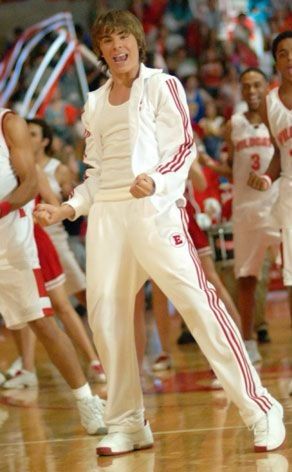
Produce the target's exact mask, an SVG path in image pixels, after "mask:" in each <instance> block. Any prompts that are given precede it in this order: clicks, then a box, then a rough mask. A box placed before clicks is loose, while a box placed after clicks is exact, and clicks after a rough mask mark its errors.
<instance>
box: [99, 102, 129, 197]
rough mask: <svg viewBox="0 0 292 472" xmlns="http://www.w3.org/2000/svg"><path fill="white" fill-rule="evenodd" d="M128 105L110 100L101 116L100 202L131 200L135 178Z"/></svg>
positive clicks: (127, 103)
mask: <svg viewBox="0 0 292 472" xmlns="http://www.w3.org/2000/svg"><path fill="white" fill-rule="evenodd" d="M128 113H129V101H127V102H125V103H122V104H121V105H111V104H110V103H109V98H108V96H107V98H106V100H105V104H104V107H103V109H102V113H101V120H100V135H101V144H102V166H101V181H100V191H99V192H98V195H97V199H98V200H105V199H112V198H113V197H115V196H118V195H119V196H120V195H121V194H123V195H124V196H125V197H128V198H131V194H130V193H129V188H130V186H131V185H132V183H133V180H134V174H133V171H132V164H131V151H130V133H129V118H128Z"/></svg>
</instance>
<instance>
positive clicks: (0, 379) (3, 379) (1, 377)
mask: <svg viewBox="0 0 292 472" xmlns="http://www.w3.org/2000/svg"><path fill="white" fill-rule="evenodd" d="M6 380H7V379H6V377H5V375H4V374H2V372H0V385H2V384H4V382H6Z"/></svg>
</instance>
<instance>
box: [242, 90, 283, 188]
mask: <svg viewBox="0 0 292 472" xmlns="http://www.w3.org/2000/svg"><path fill="white" fill-rule="evenodd" d="M259 112H260V115H261V117H262V120H263V122H264V123H265V125H266V126H267V128H268V130H269V132H270V136H271V141H272V144H273V146H274V149H275V151H274V155H273V157H272V160H271V162H270V164H269V166H268V168H267V170H266V172H265V173H266V174H267V175H269V177H271V180H272V182H274V180H276V179H278V177H280V173H281V155H280V150H279V148H278V145H277V143H276V141H275V139H274V138H273V136H272V133H271V129H270V125H269V119H268V113H267V104H266V98H265V99H264V100H263V101H262V103H261V105H260V108H259ZM247 183H248V185H249V186H250V187H252V188H254V189H255V190H267V189H268V188H269V187H268V184H267V182H266V181H265V180H263V179H262V178H261V176H260V175H257V174H256V173H255V172H251V173H250V176H249V179H248V182H247Z"/></svg>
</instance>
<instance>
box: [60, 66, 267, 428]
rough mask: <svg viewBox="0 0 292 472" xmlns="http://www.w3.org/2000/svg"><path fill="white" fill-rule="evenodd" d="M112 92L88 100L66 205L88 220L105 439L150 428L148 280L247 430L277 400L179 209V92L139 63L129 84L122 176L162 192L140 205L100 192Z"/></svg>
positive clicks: (186, 143) (182, 104)
mask: <svg viewBox="0 0 292 472" xmlns="http://www.w3.org/2000/svg"><path fill="white" fill-rule="evenodd" d="M111 85H112V80H111V79H109V81H108V82H107V83H106V84H105V85H104V86H102V87H100V88H99V89H98V90H96V91H94V92H91V93H90V94H89V98H88V101H87V104H86V106H85V112H84V115H83V122H84V125H85V129H86V130H87V133H86V135H87V140H86V156H87V157H86V161H87V162H88V163H89V164H91V166H92V167H93V168H92V169H91V170H89V171H88V172H87V176H88V178H87V179H86V180H85V181H84V182H83V183H82V184H80V185H79V186H77V187H76V188H75V191H74V196H73V197H72V198H71V199H70V200H69V201H68V202H67V203H68V204H70V205H71V206H72V207H73V208H74V209H75V212H76V217H77V216H78V215H79V214H88V213H89V214H88V227H87V241H86V242H87V246H86V249H87V261H86V263H87V308H88V318H89V323H90V326H91V329H92V331H93V336H94V340H95V343H96V347H97V349H98V352H99V354H100V358H101V361H102V365H103V366H104V369H105V372H106V376H107V381H108V390H107V393H108V397H107V406H106V413H105V421H106V423H107V425H108V427H109V431H110V432H113V431H129V432H130V431H136V430H137V429H139V428H140V427H142V426H143V424H144V408H143V396H142V390H141V386H140V381H139V368H138V362H137V354H136V348H135V336H134V319H133V315H134V305H135V296H136V294H137V292H138V290H139V289H140V287H141V286H142V284H143V283H144V282H145V281H146V280H147V278H148V277H149V276H150V277H151V278H152V279H153V280H154V281H155V282H156V283H157V284H158V286H159V287H160V288H161V289H162V291H163V292H164V293H165V295H166V296H167V298H169V299H170V300H171V301H172V303H173V304H174V306H176V308H177V309H178V311H179V312H180V313H181V315H182V316H183V318H184V319H185V321H186V323H187V324H188V327H189V328H190V331H191V332H192V334H193V335H194V337H195V338H196V340H197V342H198V344H199V345H200V347H201V349H202V351H203V352H204V354H205V355H206V357H207V358H208V360H209V362H210V364H211V366H212V368H213V369H214V371H215V372H216V375H217V377H218V378H219V380H220V381H221V383H222V385H223V386H224V388H225V391H226V393H227V394H228V396H229V398H230V399H232V400H233V401H234V402H235V403H236V405H237V406H238V408H239V410H240V413H241V415H242V417H243V419H244V421H245V423H246V424H247V425H251V424H253V423H254V422H255V421H257V420H258V419H259V418H261V417H263V416H264V414H265V412H267V411H268V410H269V409H270V408H271V405H272V403H273V399H272V397H271V396H270V395H269V393H268V392H267V390H266V389H264V388H263V387H262V385H261V382H260V379H259V377H258V374H257V373H256V371H255V369H254V368H253V366H252V365H251V363H250V361H249V358H248V356H247V353H246V351H245V348H244V344H243V342H242V340H241V337H240V334H239V332H238V330H237V328H236V326H235V324H234V322H233V321H232V319H231V318H230V317H229V315H228V314H227V312H226V308H225V306H224V304H223V303H222V302H221V301H220V300H219V299H218V297H217V295H216V292H215V290H214V287H213V286H212V285H211V284H210V283H208V282H207V280H206V278H205V275H204V273H203V270H202V268H201V265H200V260H199V258H198V255H197V252H196V250H195V247H194V245H193V243H192V241H191V238H190V236H189V233H188V229H187V226H188V224H187V215H186V212H185V210H184V208H182V207H180V206H179V205H182V204H184V202H185V198H184V195H183V194H184V191H185V182H186V179H187V176H188V173H189V168H190V165H191V163H192V161H193V159H194V157H195V153H194V152H193V150H192V144H193V143H192V141H193V138H192V135H193V133H192V128H191V124H190V119H189V112H188V106H187V102H186V97H185V93H184V90H183V87H182V85H181V83H180V82H179V81H178V80H177V79H176V78H175V77H172V76H169V75H167V74H164V73H162V72H161V71H159V70H157V69H149V68H146V67H145V66H143V64H142V65H141V68H140V73H139V77H138V78H137V79H136V80H135V81H134V83H133V85H132V88H131V94H130V99H129V103H128V107H127V108H128V111H127V113H126V114H125V117H124V118H125V119H124V121H123V123H127V125H128V139H127V140H126V142H124V148H125V147H127V148H128V156H129V157H130V159H125V161H124V162H125V165H126V163H129V165H131V169H129V168H128V169H125V171H126V172H125V175H126V174H128V175H129V172H130V171H132V172H133V175H135V176H136V175H138V174H140V173H142V172H145V173H147V174H148V175H150V176H151V177H152V178H153V180H154V181H155V184H156V188H155V193H154V195H153V196H151V197H148V198H141V199H136V198H133V197H132V196H131V194H130V193H129V188H127V189H122V188H121V189H118V188H116V185H115V184H116V181H113V182H112V187H111V188H107V189H106V190H107V191H106V192H104V191H103V192H100V182H105V181H108V179H107V178H105V179H104V178H103V176H102V172H103V152H104V147H105V146H107V145H110V143H109V142H104V140H105V139H106V140H107V139H115V140H116V142H119V133H115V134H114V136H111V133H107V132H106V130H104V129H103V128H102V121H103V120H104V119H105V116H104V112H107V110H106V109H107V107H105V103H106V101H107V100H108V95H109V90H110V87H111ZM102 110H103V113H101V111H102ZM111 113H112V112H111ZM113 119H114V118H113ZM109 131H110V130H109ZM108 157H109V156H108ZM112 158H113V160H114V159H115V156H112ZM127 171H128V172H127ZM113 175H114V170H113ZM105 177H106V176H105ZM119 190H120V191H121V192H120V194H119ZM125 190H127V191H125ZM105 193H106V195H105ZM117 195H119V196H117Z"/></svg>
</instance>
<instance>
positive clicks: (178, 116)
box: [66, 64, 196, 218]
mask: <svg viewBox="0 0 292 472" xmlns="http://www.w3.org/2000/svg"><path fill="white" fill-rule="evenodd" d="M111 84H112V79H111V78H110V79H109V80H108V81H107V82H106V83H105V84H104V85H103V86H102V87H100V88H99V89H98V90H95V91H93V92H90V93H89V94H88V100H87V102H86V104H85V108H84V113H83V115H82V121H83V124H84V126H85V139H86V148H85V155H84V162H85V163H86V164H88V165H89V166H90V168H89V169H88V170H87V171H86V179H85V180H84V182H83V183H82V184H80V185H78V186H77V187H76V188H75V190H74V194H73V196H72V198H70V199H69V200H68V201H67V202H66V203H68V204H69V205H71V206H72V207H73V208H74V209H75V218H77V217H78V216H80V215H86V214H88V212H89V208H90V206H91V205H92V203H93V202H94V201H95V196H96V195H97V194H98V191H99V178H100V174H101V168H102V145H101V136H100V132H99V129H98V122H99V119H100V111H101V110H102V106H103V103H104V100H105V99H106V97H107V95H108V90H109V88H110V87H111ZM129 132H130V146H131V157H132V159H131V160H132V170H133V173H134V175H135V176H137V175H139V174H141V173H146V174H147V175H149V177H151V178H152V179H153V180H154V182H155V192H154V194H153V195H152V196H151V197H148V198H150V199H151V202H152V204H153V205H154V207H155V208H156V209H157V210H159V211H160V210H163V209H164V208H166V207H167V206H169V205H170V204H172V203H174V202H178V204H179V205H184V203H183V202H184V197H183V193H184V190H185V183H186V179H187V176H188V172H189V168H190V166H191V163H192V161H193V159H194V158H195V156H196V151H195V148H194V146H193V133H192V127H191V123H190V118H189V110H188V106H187V102H186V96H185V92H184V89H183V87H182V85H181V83H180V81H179V80H178V79H177V78H176V77H173V76H170V75H168V74H165V73H163V72H162V71H161V70H159V69H151V68H148V67H145V66H144V65H143V64H141V66H140V73H139V76H138V77H137V79H136V80H135V81H134V82H133V85H132V88H131V94H130V101H129ZM129 198H131V195H130V193H129Z"/></svg>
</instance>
